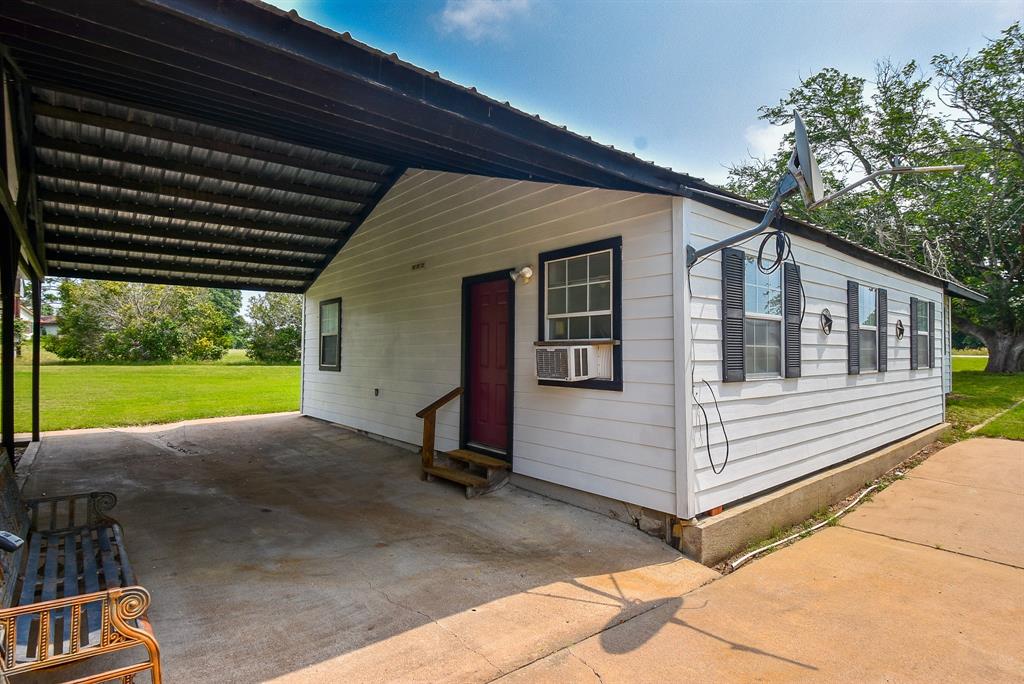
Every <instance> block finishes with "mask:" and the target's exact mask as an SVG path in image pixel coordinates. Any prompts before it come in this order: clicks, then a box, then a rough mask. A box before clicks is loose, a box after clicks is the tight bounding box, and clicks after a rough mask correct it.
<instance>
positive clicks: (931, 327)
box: [928, 302, 935, 368]
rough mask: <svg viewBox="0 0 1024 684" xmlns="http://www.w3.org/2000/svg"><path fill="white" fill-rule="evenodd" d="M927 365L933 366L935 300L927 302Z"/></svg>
mask: <svg viewBox="0 0 1024 684" xmlns="http://www.w3.org/2000/svg"><path fill="white" fill-rule="evenodd" d="M928 367H929V368H935V302H928Z"/></svg>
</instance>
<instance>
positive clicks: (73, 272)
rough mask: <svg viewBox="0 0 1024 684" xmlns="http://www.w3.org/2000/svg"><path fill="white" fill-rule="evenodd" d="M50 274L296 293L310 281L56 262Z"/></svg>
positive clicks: (92, 278)
mask: <svg viewBox="0 0 1024 684" xmlns="http://www.w3.org/2000/svg"><path fill="white" fill-rule="evenodd" d="M50 275H52V276H56V277H58V278H85V279H90V280H116V281H119V282H126V283H153V284H155V285H185V286H187V287H224V288H229V289H234V290H266V291H268V292H291V293H294V294H302V293H303V292H305V291H306V288H307V287H308V286H309V284H310V281H308V280H306V281H303V280H293V281H289V280H287V279H285V278H274V277H273V276H266V275H264V276H263V278H264V279H266V280H279V281H280V280H283V281H285V282H290V283H294V284H291V285H281V284H274V283H270V282H265V280H260V279H253V280H220V279H218V278H209V277H203V276H188V275H183V276H181V277H174V276H158V275H153V274H145V273H143V274H139V275H135V274H127V273H107V272H104V271H94V270H91V269H87V268H74V267H61V266H55V267H53V268H52V269H50Z"/></svg>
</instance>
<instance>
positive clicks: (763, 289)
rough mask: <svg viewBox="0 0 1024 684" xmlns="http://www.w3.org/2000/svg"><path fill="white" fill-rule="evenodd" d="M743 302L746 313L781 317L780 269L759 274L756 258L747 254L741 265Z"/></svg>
mask: <svg viewBox="0 0 1024 684" xmlns="http://www.w3.org/2000/svg"><path fill="white" fill-rule="evenodd" d="M743 283H744V293H743V296H744V302H743V306H744V309H746V312H747V313H752V314H763V315H769V316H781V315H782V269H781V268H780V269H778V270H777V271H775V272H774V273H761V269H759V268H758V267H757V257H755V256H753V255H750V254H748V255H747V256H746V259H745V261H744V263H743Z"/></svg>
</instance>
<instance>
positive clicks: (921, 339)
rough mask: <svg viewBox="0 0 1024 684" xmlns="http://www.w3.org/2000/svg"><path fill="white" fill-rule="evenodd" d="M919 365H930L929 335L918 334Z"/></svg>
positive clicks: (924, 366)
mask: <svg viewBox="0 0 1024 684" xmlns="http://www.w3.org/2000/svg"><path fill="white" fill-rule="evenodd" d="M917 367H918V368H927V367H928V336H927V335H918V336H917Z"/></svg>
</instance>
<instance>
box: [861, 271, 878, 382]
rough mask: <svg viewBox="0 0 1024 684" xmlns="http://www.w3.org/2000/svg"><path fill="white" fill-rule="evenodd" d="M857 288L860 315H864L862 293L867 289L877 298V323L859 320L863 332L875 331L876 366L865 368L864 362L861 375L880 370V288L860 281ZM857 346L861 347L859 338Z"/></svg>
mask: <svg viewBox="0 0 1024 684" xmlns="http://www.w3.org/2000/svg"><path fill="white" fill-rule="evenodd" d="M857 288H858V291H857V298H858V301H857V304H858V307H857V308H858V312H857V313H858V314H859V315H863V312H862V311H859V309H860V293H861V292H863V291H866V290H870V291H871V293H872V294H873V295H874V299H875V324H874V325H868V324H867V323H860V321H858V323H859V324H860V331H861V332H864V331H865V330H867V331H870V332H873V333H874V334H875V367H874V368H865V367H864V364H861V366H860V374H861V375H867V374H868V373H878V372H879V370H878V354H879V351H878V288H877V287H872V286H870V285H865V284H863V283H858V285H857ZM857 348H858V349H859V348H860V341H859V340H858V344H857ZM858 361H859V359H858Z"/></svg>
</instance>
